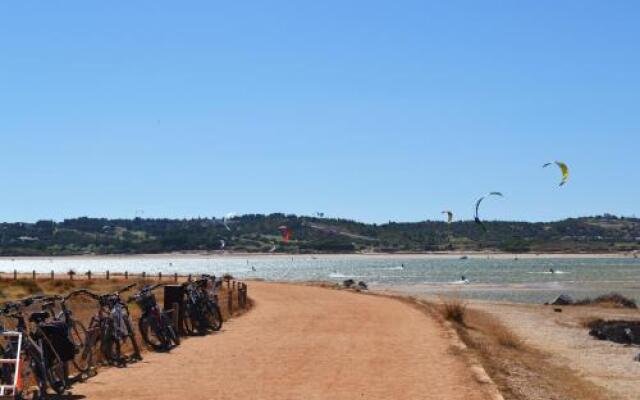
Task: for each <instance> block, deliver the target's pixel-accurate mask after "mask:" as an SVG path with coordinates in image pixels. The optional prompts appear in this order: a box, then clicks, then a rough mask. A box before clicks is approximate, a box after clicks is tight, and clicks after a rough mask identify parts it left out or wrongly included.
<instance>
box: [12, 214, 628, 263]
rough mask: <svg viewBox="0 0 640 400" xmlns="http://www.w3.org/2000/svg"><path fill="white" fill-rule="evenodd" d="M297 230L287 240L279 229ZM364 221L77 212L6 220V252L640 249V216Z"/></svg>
mask: <svg viewBox="0 0 640 400" xmlns="http://www.w3.org/2000/svg"><path fill="white" fill-rule="evenodd" d="M283 225H284V226H286V227H288V229H289V230H290V232H291V238H290V240H289V241H288V242H287V243H285V242H284V241H283V240H282V237H281V235H280V232H279V230H278V228H279V227H281V226H283ZM486 227H487V232H486V233H485V232H483V231H482V229H480V228H479V226H478V225H476V224H475V223H474V222H473V221H461V222H454V223H452V224H450V225H448V224H446V223H445V222H440V221H424V222H412V223H395V222H390V223H387V224H380V225H378V224H364V223H360V222H356V221H350V220H343V219H328V218H313V217H303V216H295V215H285V214H271V215H255V214H250V215H242V216H239V217H236V218H234V219H232V220H230V221H228V222H227V225H226V226H225V225H224V224H223V221H222V220H220V219H215V218H211V219H189V220H176V219H142V218H135V219H104V218H75V219H68V220H64V221H62V222H53V221H38V222H36V223H2V224H0V255H3V256H20V255H72V254H136V253H162V252H173V251H219V250H222V249H223V246H224V250H231V251H246V252H276V253H332V252H333V253H338V252H339V253H350V252H362V251H368V252H373V251H375V252H425V251H443V250H462V251H468V250H496V251H506V252H518V253H522V252H620V251H634V250H638V249H640V220H639V219H635V218H631V219H630V218H622V217H615V216H612V215H605V216H596V217H585V218H572V219H566V220H562V221H556V222H537V223H530V222H510V221H488V222H486Z"/></svg>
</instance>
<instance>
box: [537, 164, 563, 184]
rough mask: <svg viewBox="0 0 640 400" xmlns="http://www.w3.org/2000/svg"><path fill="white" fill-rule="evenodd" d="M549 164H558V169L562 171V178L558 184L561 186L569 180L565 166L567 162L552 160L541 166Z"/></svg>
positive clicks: (545, 166) (544, 166)
mask: <svg viewBox="0 0 640 400" xmlns="http://www.w3.org/2000/svg"><path fill="white" fill-rule="evenodd" d="M551 164H555V165H557V166H558V168H560V171H561V172H562V180H561V181H560V185H558V186H562V185H564V184H565V183H567V181H568V180H569V167H568V166H567V164H565V163H563V162H562V161H554V162H552V163H550V162H549V163H546V164H545V165H543V166H542V168H547V167H548V166H549V165H551Z"/></svg>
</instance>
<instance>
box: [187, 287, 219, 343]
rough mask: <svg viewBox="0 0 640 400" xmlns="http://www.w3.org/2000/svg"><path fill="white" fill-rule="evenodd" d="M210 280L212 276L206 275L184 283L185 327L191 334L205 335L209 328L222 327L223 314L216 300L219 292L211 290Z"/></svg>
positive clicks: (214, 329)
mask: <svg viewBox="0 0 640 400" xmlns="http://www.w3.org/2000/svg"><path fill="white" fill-rule="evenodd" d="M210 282H211V278H210V277H208V276H206V275H205V276H204V278H202V279H199V280H196V281H194V282H185V283H183V287H184V290H185V296H186V300H185V303H184V306H185V311H184V318H183V328H184V331H185V332H186V333H187V334H189V335H193V334H196V333H197V334H199V335H204V334H206V333H208V332H209V330H213V331H219V330H220V329H221V328H222V314H221V312H220V307H218V304H217V301H216V300H215V299H216V298H217V294H215V293H212V292H210V290H209V283H210ZM214 287H215V286H214Z"/></svg>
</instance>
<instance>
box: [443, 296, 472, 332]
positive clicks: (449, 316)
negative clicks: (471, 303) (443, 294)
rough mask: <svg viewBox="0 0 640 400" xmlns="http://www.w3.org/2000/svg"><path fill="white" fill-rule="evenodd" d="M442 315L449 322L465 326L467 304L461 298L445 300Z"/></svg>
mask: <svg viewBox="0 0 640 400" xmlns="http://www.w3.org/2000/svg"><path fill="white" fill-rule="evenodd" d="M441 313H442V316H443V317H444V319H446V320H447V321H452V322H456V323H458V324H461V325H464V324H465V315H466V314H467V303H466V302H465V301H464V300H461V299H459V298H443V299H442V308H441Z"/></svg>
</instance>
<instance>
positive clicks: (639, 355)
mask: <svg viewBox="0 0 640 400" xmlns="http://www.w3.org/2000/svg"><path fill="white" fill-rule="evenodd" d="M633 361H640V353H638V355H637V356H635V357H634V358H633Z"/></svg>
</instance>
